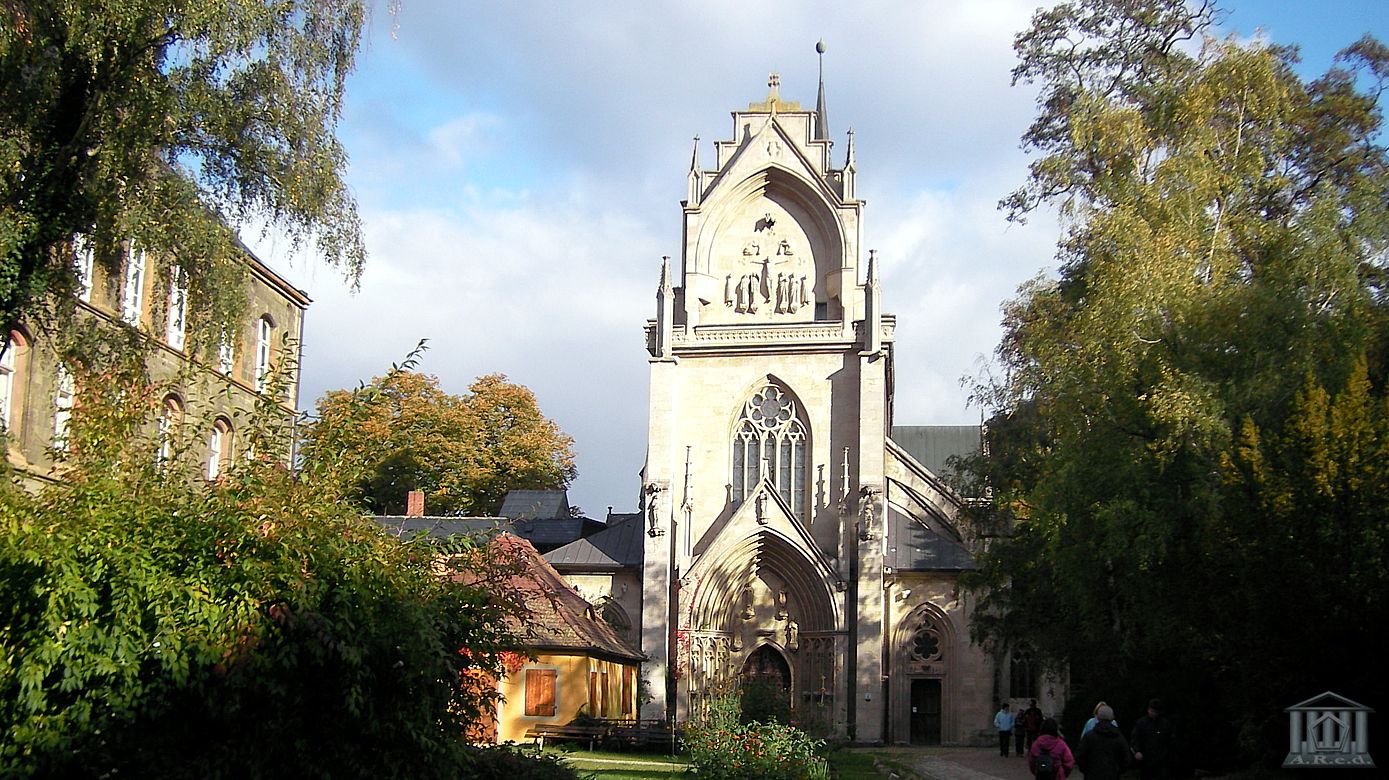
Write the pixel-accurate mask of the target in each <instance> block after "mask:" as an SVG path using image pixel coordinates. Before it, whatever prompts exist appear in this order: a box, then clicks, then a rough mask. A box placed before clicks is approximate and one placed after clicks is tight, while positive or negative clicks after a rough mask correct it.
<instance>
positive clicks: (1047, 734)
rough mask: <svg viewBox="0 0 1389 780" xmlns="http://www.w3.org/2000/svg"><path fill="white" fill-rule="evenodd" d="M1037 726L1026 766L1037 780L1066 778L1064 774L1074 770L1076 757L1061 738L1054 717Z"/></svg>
mask: <svg viewBox="0 0 1389 780" xmlns="http://www.w3.org/2000/svg"><path fill="white" fill-rule="evenodd" d="M1033 704H1034V705H1035V704H1036V702H1033ZM1039 712H1040V710H1039ZM1037 728H1038V732H1039V736H1038V737H1037V738H1036V739H1035V740H1033V742H1032V747H1030V748H1028V755H1027V768H1028V769H1029V770H1030V771H1031V772H1032V775H1033V776H1034V777H1036V778H1037V780H1066V775H1069V774H1070V773H1071V772H1074V771H1075V768H1076V759H1075V756H1074V755H1072V754H1071V749H1070V748H1069V747H1067V746H1066V740H1064V739H1062V738H1061V730H1060V729H1059V728H1057V726H1056V719H1055V718H1047V719H1046V720H1043V721H1042V722H1041V724H1040V725H1039V726H1038V727H1037Z"/></svg>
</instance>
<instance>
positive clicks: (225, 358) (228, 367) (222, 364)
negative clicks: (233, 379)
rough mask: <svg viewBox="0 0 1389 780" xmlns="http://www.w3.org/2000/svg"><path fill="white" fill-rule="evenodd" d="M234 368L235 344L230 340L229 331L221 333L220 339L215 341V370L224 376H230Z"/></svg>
mask: <svg viewBox="0 0 1389 780" xmlns="http://www.w3.org/2000/svg"><path fill="white" fill-rule="evenodd" d="M235 368H236V344H235V343H234V342H233V341H232V334H231V333H223V334H222V340H221V341H219V342H217V370H218V371H219V372H221V373H222V374H225V375H226V376H231V374H232V370H233V369H235Z"/></svg>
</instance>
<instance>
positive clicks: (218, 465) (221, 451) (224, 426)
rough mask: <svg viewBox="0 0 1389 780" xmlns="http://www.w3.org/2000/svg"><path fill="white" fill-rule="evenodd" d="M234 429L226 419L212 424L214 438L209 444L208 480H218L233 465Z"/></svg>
mask: <svg viewBox="0 0 1389 780" xmlns="http://www.w3.org/2000/svg"><path fill="white" fill-rule="evenodd" d="M231 448H232V427H231V422H229V421H228V420H227V419H226V418H225V417H218V418H217V419H216V420H215V421H213V423H212V436H211V437H210V438H209V439H208V442H207V478H208V479H209V480H214V479H217V478H218V477H220V476H222V472H223V471H224V470H225V469H226V467H227V465H228V464H230V463H231Z"/></svg>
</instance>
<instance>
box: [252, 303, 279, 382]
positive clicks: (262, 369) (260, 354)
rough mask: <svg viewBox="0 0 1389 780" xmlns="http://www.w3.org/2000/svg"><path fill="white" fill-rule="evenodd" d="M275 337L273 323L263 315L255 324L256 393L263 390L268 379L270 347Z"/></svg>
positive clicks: (268, 316) (267, 316)
mask: <svg viewBox="0 0 1389 780" xmlns="http://www.w3.org/2000/svg"><path fill="white" fill-rule="evenodd" d="M274 335H275V323H274V322H272V321H271V320H270V315H268V314H267V315H265V316H264V317H261V318H260V321H259V322H257V323H256V392H258V393H259V392H263V391H264V390H265V382H266V380H267V379H268V378H269V377H270V345H271V343H272V339H273V338H274Z"/></svg>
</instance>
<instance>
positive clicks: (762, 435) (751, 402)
mask: <svg viewBox="0 0 1389 780" xmlns="http://www.w3.org/2000/svg"><path fill="white" fill-rule="evenodd" d="M806 439H807V436H806V427H805V423H803V422H802V421H801V420H800V414H799V413H798V412H797V410H796V402H795V401H793V400H791V397H790V396H789V395H787V394H786V392H785V391H784V390H782V389H781V388H779V387H777V386H776V385H770V384H769V385H766V386H765V387H763V388H762V389H761V390H758V391H757V392H755V393H753V394H752V397H751V398H749V399H748V400H747V402H746V403H745V404H744V405H743V414H742V416H741V417H740V418H739V419H738V424H737V425H736V426H735V427H734V429H733V503H734V504H735V505H737V504H741V503H742V502H743V501H744V500H745V499H746V498H747V497H748V496H749V495H751V494H752V492H753V490H755V489H756V487H757V483H758V480H760V479H762V478H763V477H766V478H767V480H768V481H769V482H771V483H772V485H773V486H775V487H776V491H777V493H778V494H779V495H780V496H781V498H782V500H783V501H785V502H786V505H787V506H789V507H791V513H792V514H794V515H796V516H797V517H801V518H804V517H805V483H806V454H805V448H806V445H807V443H808V442H807V441H806Z"/></svg>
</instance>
